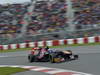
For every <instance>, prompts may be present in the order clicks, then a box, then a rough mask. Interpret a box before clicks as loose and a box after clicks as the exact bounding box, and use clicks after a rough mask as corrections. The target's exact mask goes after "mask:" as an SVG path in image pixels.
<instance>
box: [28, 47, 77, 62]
mask: <svg viewBox="0 0 100 75" xmlns="http://www.w3.org/2000/svg"><path fill="white" fill-rule="evenodd" d="M76 59H78V55H73V53H72V51H71V50H65V51H61V50H52V49H48V48H33V49H32V50H31V52H30V54H29V55H28V60H29V62H30V63H32V62H38V61H39V62H40V61H42V62H43V61H45V62H51V63H57V62H64V61H70V60H76Z"/></svg>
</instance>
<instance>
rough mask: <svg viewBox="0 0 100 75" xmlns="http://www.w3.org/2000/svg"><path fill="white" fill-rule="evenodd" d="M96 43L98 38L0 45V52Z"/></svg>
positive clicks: (99, 40) (99, 39)
mask: <svg viewBox="0 0 100 75" xmlns="http://www.w3.org/2000/svg"><path fill="white" fill-rule="evenodd" d="M96 42H100V36H94V37H84V38H75V39H62V40H49V41H39V42H38V41H35V42H27V43H20V44H9V45H0V50H8V49H19V48H30V47H38V46H59V45H71V44H87V43H96Z"/></svg>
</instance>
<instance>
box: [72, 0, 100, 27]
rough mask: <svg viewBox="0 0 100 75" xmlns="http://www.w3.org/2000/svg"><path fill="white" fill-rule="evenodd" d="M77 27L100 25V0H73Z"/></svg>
mask: <svg viewBox="0 0 100 75" xmlns="http://www.w3.org/2000/svg"><path fill="white" fill-rule="evenodd" d="M72 2H73V8H74V9H75V19H74V24H76V28H77V29H86V28H97V27H100V0H73V1H72Z"/></svg>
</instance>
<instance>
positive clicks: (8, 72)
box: [0, 67, 27, 75]
mask: <svg viewBox="0 0 100 75" xmlns="http://www.w3.org/2000/svg"><path fill="white" fill-rule="evenodd" d="M24 71H27V69H23V68H12V67H0V75H12V74H15V73H18V72H24Z"/></svg>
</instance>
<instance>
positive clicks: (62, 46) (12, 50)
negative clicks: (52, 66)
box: [0, 42, 100, 53]
mask: <svg viewBox="0 0 100 75" xmlns="http://www.w3.org/2000/svg"><path fill="white" fill-rule="evenodd" d="M94 45H100V42H99V43H88V44H71V45H60V46H51V47H50V48H65V47H68V46H72V47H73V46H94ZM26 50H31V48H20V49H10V50H0V53H5V52H16V51H26Z"/></svg>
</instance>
